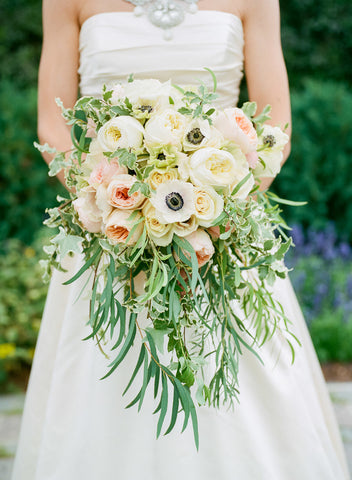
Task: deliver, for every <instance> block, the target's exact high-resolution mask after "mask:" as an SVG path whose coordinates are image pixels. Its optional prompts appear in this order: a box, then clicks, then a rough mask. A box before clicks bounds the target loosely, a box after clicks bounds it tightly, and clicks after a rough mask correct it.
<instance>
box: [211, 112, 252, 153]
mask: <svg viewBox="0 0 352 480" xmlns="http://www.w3.org/2000/svg"><path fill="white" fill-rule="evenodd" d="M214 126H215V127H216V128H217V129H218V130H220V132H221V133H222V134H223V135H224V137H225V138H226V139H227V140H231V141H233V142H235V143H237V145H239V146H240V147H241V150H242V151H243V153H249V152H251V151H254V150H255V149H256V147H257V144H258V136H257V132H256V130H255V128H254V126H253V124H252V122H251V120H250V119H249V118H248V117H247V116H246V115H245V114H244V113H243V111H242V110H241V109H240V108H225V110H224V111H223V112H220V113H219V114H218V115H217V117H216V118H215V120H214Z"/></svg>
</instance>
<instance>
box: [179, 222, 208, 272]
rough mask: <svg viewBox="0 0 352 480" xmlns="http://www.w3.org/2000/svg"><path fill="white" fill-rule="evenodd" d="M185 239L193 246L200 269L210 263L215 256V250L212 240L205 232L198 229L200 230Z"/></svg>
mask: <svg viewBox="0 0 352 480" xmlns="http://www.w3.org/2000/svg"><path fill="white" fill-rule="evenodd" d="M184 238H185V239H186V240H187V241H188V242H189V243H190V244H191V245H192V247H193V249H194V251H195V252H196V255H197V260H198V266H199V267H202V266H203V265H205V264H206V263H207V262H209V260H210V259H211V257H212V256H213V255H214V252H215V249H214V245H213V242H212V241H211V238H210V237H209V235H208V234H207V233H206V232H205V231H204V230H202V229H201V228H198V230H196V231H195V232H193V233H191V234H190V235H187V236H186V237H184Z"/></svg>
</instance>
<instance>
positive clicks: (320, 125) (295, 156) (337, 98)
mask: <svg viewBox="0 0 352 480" xmlns="http://www.w3.org/2000/svg"><path fill="white" fill-rule="evenodd" d="M292 114H293V136H292V153H291V156H290V157H289V159H288V160H287V162H286V164H285V165H284V167H283V169H282V171H281V173H280V175H279V176H278V177H277V179H276V180H275V182H274V185H273V187H274V190H275V191H276V192H277V193H278V194H279V195H282V196H284V197H286V198H290V199H292V200H306V201H308V205H307V206H305V207H299V208H296V207H295V208H292V207H287V208H286V209H285V216H286V219H287V220H288V222H289V223H299V224H301V225H303V226H304V227H310V226H314V227H317V228H322V227H323V226H324V225H326V224H327V223H328V222H329V221H333V222H335V225H336V227H337V231H338V233H339V235H340V236H341V237H346V238H347V239H350V240H352V182H351V173H352V168H351V159H352V135H351V125H352V91H351V90H350V89H349V88H348V87H347V86H345V85H343V84H339V83H336V82H327V81H312V80H310V81H307V82H305V84H304V88H303V89H302V90H301V91H298V92H293V94H292Z"/></svg>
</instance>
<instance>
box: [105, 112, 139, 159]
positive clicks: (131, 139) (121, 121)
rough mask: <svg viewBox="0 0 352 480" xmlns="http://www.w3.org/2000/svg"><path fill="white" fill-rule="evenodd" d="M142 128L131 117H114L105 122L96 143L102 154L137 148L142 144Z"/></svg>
mask: <svg viewBox="0 0 352 480" xmlns="http://www.w3.org/2000/svg"><path fill="white" fill-rule="evenodd" d="M143 134H144V128H143V126H142V125H141V124H140V122H139V121H138V120H136V119H135V118H133V117H128V116H121V117H115V118H113V119H111V120H109V121H108V122H106V123H105V124H104V125H103V126H102V127H101V128H100V129H99V131H98V136H97V138H98V141H99V143H100V145H101V147H102V149H103V151H104V152H114V151H115V150H117V149H118V148H138V147H140V146H141V145H142V142H143Z"/></svg>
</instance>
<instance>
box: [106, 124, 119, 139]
mask: <svg viewBox="0 0 352 480" xmlns="http://www.w3.org/2000/svg"><path fill="white" fill-rule="evenodd" d="M107 134H108V135H109V137H112V139H113V141H114V142H117V141H118V140H119V139H120V138H121V132H120V130H119V129H118V128H117V127H116V126H115V125H111V127H109V128H108V131H107Z"/></svg>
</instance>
